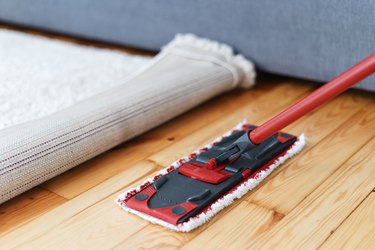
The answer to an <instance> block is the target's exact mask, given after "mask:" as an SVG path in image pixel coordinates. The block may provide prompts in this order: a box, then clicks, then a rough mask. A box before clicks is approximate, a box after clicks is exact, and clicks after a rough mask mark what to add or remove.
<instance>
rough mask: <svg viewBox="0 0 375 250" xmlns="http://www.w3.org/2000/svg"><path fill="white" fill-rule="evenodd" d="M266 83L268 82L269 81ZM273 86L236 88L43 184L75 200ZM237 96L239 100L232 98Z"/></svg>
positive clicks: (304, 88)
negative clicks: (236, 89) (251, 88)
mask: <svg viewBox="0 0 375 250" xmlns="http://www.w3.org/2000/svg"><path fill="white" fill-rule="evenodd" d="M265 84H266V85H267V83H265ZM287 85H288V86H289V88H292V87H295V85H296V84H292V83H291V84H287ZM272 86H273V85H272V84H270V86H269V87H265V88H260V89H254V90H251V91H241V92H239V91H232V92H231V93H229V94H227V95H225V96H221V97H218V98H216V99H215V100H213V101H210V102H208V103H206V104H205V105H202V106H200V107H198V108H197V109H194V110H192V111H190V112H188V113H186V114H185V115H184V116H183V117H180V118H179V119H174V120H172V121H171V122H168V123H167V124H165V125H162V126H160V127H158V128H156V129H154V130H152V131H150V132H148V133H146V134H145V135H142V136H140V137H137V138H135V139H133V140H131V141H130V142H128V143H125V144H123V145H120V146H119V147H116V148H115V149H114V150H111V151H109V152H107V153H105V154H102V155H100V156H98V157H96V158H94V159H92V160H90V161H88V162H86V163H84V164H82V165H80V166H78V167H75V168H73V169H71V170H70V171H68V172H66V173H63V174H61V175H59V176H58V177H56V178H54V179H52V180H50V181H48V182H46V183H44V184H43V185H42V186H43V187H44V188H46V189H48V190H50V191H52V192H54V193H57V194H59V195H60V196H62V197H65V198H67V199H72V198H74V197H76V196H77V195H79V194H81V193H82V192H84V191H87V190H89V189H90V188H91V187H93V186H95V185H97V184H99V183H101V182H102V181H104V180H106V179H108V178H109V177H111V176H114V175H116V174H117V173H119V172H121V171H122V170H124V169H126V168H128V167H129V166H132V165H134V164H135V163H136V162H138V161H140V160H143V159H145V158H146V157H147V156H149V155H151V154H153V153H155V152H157V151H159V150H161V149H162V148H164V147H166V146H168V145H171V144H173V143H174V142H175V141H178V140H179V139H181V138H183V137H184V136H186V135H188V134H189V133H191V132H193V131H195V130H197V129H199V128H200V127H202V126H204V125H206V124H207V123H211V122H212V121H214V120H216V119H218V118H220V117H222V116H225V115H226V114H227V113H228V112H230V111H231V110H233V109H235V106H236V105H240V106H241V105H242V104H244V103H246V102H248V99H250V100H253V99H257V98H258V97H259V96H262V95H263V94H264V93H265V92H266V91H267V89H268V88H270V87H272ZM297 86H298V84H297ZM280 88H285V86H283V87H278V86H275V90H274V91H277V90H278V89H280ZM297 89H298V87H297ZM300 89H301V90H306V89H308V87H304V86H301V87H300ZM297 91H298V90H297ZM234 98H235V99H236V102H233V101H232V100H233V99H234ZM218 107H220V108H218Z"/></svg>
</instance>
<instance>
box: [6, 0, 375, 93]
mask: <svg viewBox="0 0 375 250" xmlns="http://www.w3.org/2000/svg"><path fill="white" fill-rule="evenodd" d="M0 20H4V21H9V22H14V23H19V24H25V25H31V26H35V27H41V28H45V29H50V30H54V31H59V32H65V33H69V34H73V35H78V36H81V37H87V38H92V39H99V40H104V41H110V42H115V43H121V44H126V45H130V46H134V47H141V48H146V49H152V50H158V49H159V48H160V47H161V46H162V45H163V44H165V43H166V42H167V41H169V40H170V39H171V38H172V37H173V36H174V34H175V33H177V32H191V33H195V34H197V35H201V36H204V37H208V38H212V39H215V40H218V41H222V42H225V43H227V44H229V45H231V46H233V47H234V48H235V49H236V50H237V51H238V52H240V53H242V54H244V55H245V56H246V57H248V58H250V59H252V60H253V61H254V62H255V63H256V65H257V67H258V68H259V69H262V70H266V71H270V72H274V73H280V74H285V75H291V76H297V77H302V78H308V79H313V80H318V81H327V80H329V79H331V78H332V77H333V76H335V75H337V74H338V73H340V72H342V71H343V70H345V69H346V68H348V67H349V66H351V65H352V64H354V63H356V62H357V61H359V60H360V59H362V58H363V57H365V56H367V55H368V54H370V53H372V52H374V51H375V36H374V34H375V1H372V0H358V1H354V0H330V1H327V0H314V1H311V0H287V1H278V0H262V1H247V0H240V1H228V0H227V1H224V0H221V1H219V0H191V1H181V0H180V1H177V0H158V1H156V0H155V1H139V0H108V1H97V0H79V1H77V0H54V1H52V0H51V1H43V0H33V1H32V4H31V3H30V2H29V1H26V0H0ZM360 87H362V88H366V89H369V90H375V77H372V78H370V79H368V80H366V81H364V82H362V83H361V84H360Z"/></svg>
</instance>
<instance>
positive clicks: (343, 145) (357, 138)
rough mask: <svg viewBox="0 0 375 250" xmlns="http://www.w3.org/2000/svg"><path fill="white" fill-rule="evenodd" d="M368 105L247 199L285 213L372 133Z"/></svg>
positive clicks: (374, 117)
mask: <svg viewBox="0 0 375 250" xmlns="http://www.w3.org/2000/svg"><path fill="white" fill-rule="evenodd" d="M368 107H369V108H368V109H367V108H366V109H363V110H361V111H360V112H358V114H356V115H355V116H353V117H351V118H350V119H349V120H347V121H346V122H345V123H344V124H343V125H342V126H341V127H339V128H337V129H336V130H335V131H333V132H332V133H331V134H330V135H329V136H328V137H326V138H325V139H324V140H322V141H321V142H320V143H319V144H318V145H317V146H316V147H313V148H311V150H305V151H304V152H303V153H301V155H299V156H297V157H296V158H295V159H293V160H291V161H290V163H289V164H288V165H287V166H286V167H283V168H281V169H279V170H278V171H276V173H275V174H276V175H273V176H274V178H272V179H269V180H267V181H266V182H263V185H262V186H261V187H260V188H259V189H257V190H256V191H255V192H253V193H252V194H251V195H250V196H249V197H248V198H247V199H248V200H250V201H253V202H254V203H256V204H259V205H261V206H264V207H267V208H269V209H272V210H275V211H278V212H280V213H282V214H288V213H289V212H290V211H291V210H292V209H293V208H294V207H295V206H297V204H298V203H300V202H301V201H302V200H303V199H304V198H305V197H306V196H307V195H309V194H310V193H311V192H312V191H314V190H315V189H316V188H317V187H318V186H319V185H320V183H322V182H323V181H324V180H325V179H326V178H328V177H329V176H330V175H331V174H332V173H333V172H334V171H336V170H337V169H338V168H339V166H340V165H341V164H343V163H344V162H345V161H346V160H347V159H348V158H349V157H350V156H351V155H353V154H354V153H355V152H356V151H358V149H359V148H361V147H362V146H363V145H364V144H365V143H366V142H367V141H368V139H369V137H371V136H373V135H374V133H375V130H374V127H375V113H374V112H373V109H372V108H375V105H370V106H368ZM370 107H371V108H370ZM311 136H314V135H311ZM286 201H287V202H286Z"/></svg>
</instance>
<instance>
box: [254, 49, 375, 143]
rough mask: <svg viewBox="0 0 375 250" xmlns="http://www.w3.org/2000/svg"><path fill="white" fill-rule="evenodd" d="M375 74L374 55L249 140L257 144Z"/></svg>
mask: <svg viewBox="0 0 375 250" xmlns="http://www.w3.org/2000/svg"><path fill="white" fill-rule="evenodd" d="M374 72H375V53H373V54H371V55H370V56H369V57H367V58H365V59H364V60H362V61H361V62H359V63H358V64H356V65H354V66H353V67H351V68H350V69H348V70H347V71H345V72H343V73H341V74H340V75H338V76H337V77H336V78H334V79H333V80H331V81H330V82H328V83H326V84H325V85H323V86H322V87H320V88H318V89H317V90H315V91H314V92H312V93H311V94H310V95H308V96H306V97H305V98H303V99H302V100H300V101H299V102H297V103H296V104H294V105H292V106H291V107H289V108H288V109H286V110H284V111H283V112H281V113H279V114H278V115H276V116H274V117H273V118H272V119H270V120H268V121H267V122H265V123H263V124H262V125H261V126H259V127H257V128H256V129H254V130H253V131H251V132H250V134H249V138H250V140H251V141H252V142H253V143H254V144H259V143H261V142H262V141H264V140H265V139H267V138H268V137H270V136H271V135H273V134H274V133H276V132H277V131H279V130H281V129H283V128H285V127H286V126H287V125H289V124H290V123H292V122H294V121H295V120H297V119H298V118H300V117H301V116H303V115H305V114H306V113H308V112H310V111H312V110H313V109H315V108H316V107H318V106H319V105H321V104H323V103H325V102H326V101H328V100H330V99H333V98H334V97H336V96H337V95H339V94H341V93H342V92H344V91H345V90H347V89H348V88H350V87H351V86H353V85H355V84H356V83H358V82H359V81H361V80H363V79H364V78H366V77H367V76H369V75H371V74H372V73H374Z"/></svg>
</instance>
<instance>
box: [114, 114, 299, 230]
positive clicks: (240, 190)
mask: <svg viewBox="0 0 375 250" xmlns="http://www.w3.org/2000/svg"><path fill="white" fill-rule="evenodd" d="M248 126H249V124H248V123H247V122H246V121H243V122H241V123H239V124H238V125H237V126H235V127H234V128H233V129H232V130H230V131H229V132H227V133H225V134H224V135H223V136H221V137H218V138H216V139H215V140H214V141H213V142H211V143H209V144H207V145H205V146H204V147H202V148H200V149H198V150H196V151H194V152H193V153H191V154H190V155H188V156H185V157H182V158H181V159H179V160H177V161H175V162H173V163H172V164H171V165H170V166H169V167H166V168H164V169H162V170H160V171H159V172H158V173H157V174H156V175H155V176H154V177H151V178H148V179H146V180H145V181H144V182H143V183H142V184H141V185H139V186H137V187H135V188H132V189H130V190H128V191H126V192H124V193H122V194H120V195H119V196H118V198H117V199H116V200H115V202H116V203H117V204H118V205H119V206H120V207H121V208H122V209H124V210H125V211H127V212H129V213H132V214H136V215H138V216H139V217H141V218H143V219H145V220H147V221H150V222H152V223H154V224H159V225H161V226H164V227H166V228H168V229H171V230H173V231H177V232H189V231H191V230H193V229H195V228H197V227H199V226H201V225H202V224H204V223H206V222H207V221H209V220H210V219H211V218H212V217H214V216H215V215H216V214H217V213H219V212H220V211H221V210H223V209H224V208H225V207H227V206H229V205H230V204H232V203H233V202H234V201H235V200H236V199H239V198H241V197H242V196H243V195H245V194H246V193H247V192H249V191H250V190H252V189H253V188H255V187H256V186H257V185H258V184H259V183H260V182H261V181H263V180H264V179H265V178H266V177H267V176H268V175H270V174H271V172H272V171H273V170H275V169H276V168H277V167H278V166H280V165H281V164H283V163H284V162H285V161H287V160H288V159H289V158H292V157H293V156H294V155H296V154H298V153H299V152H300V151H301V150H302V148H303V147H304V146H305V144H306V139H305V136H304V134H301V135H300V136H299V137H298V140H297V141H296V142H295V143H294V144H293V145H292V146H291V147H290V148H289V149H288V150H287V151H286V152H285V153H284V154H282V155H281V156H279V157H278V158H277V159H275V160H274V161H273V162H272V164H269V165H268V166H267V167H266V168H264V169H262V170H261V171H259V172H258V173H256V174H255V176H250V177H249V178H248V179H246V180H244V181H243V182H242V183H241V184H240V185H238V186H236V187H235V188H233V189H232V190H230V191H229V192H228V193H227V194H225V195H224V196H222V197H221V198H220V199H218V200H217V201H215V202H214V203H212V204H211V205H210V206H208V207H207V208H206V209H205V210H204V211H202V212H201V213H199V214H198V215H196V216H195V217H192V218H190V219H189V220H188V221H186V222H184V223H181V224H178V225H173V224H170V223H168V222H165V221H163V220H160V219H158V218H155V217H153V216H150V215H147V214H145V213H142V212H139V211H137V210H134V209H131V208H129V207H127V206H126V204H125V201H127V200H128V199H129V198H130V197H132V196H134V195H136V194H137V193H138V192H140V191H141V190H143V189H145V188H146V187H148V186H150V185H152V183H154V181H155V180H157V179H158V178H160V177H161V176H163V175H166V174H168V173H170V172H172V171H174V170H176V169H178V168H179V167H180V166H181V165H182V164H183V163H185V162H187V161H189V160H191V159H192V158H194V157H195V156H196V155H197V154H200V153H202V152H205V151H206V150H208V149H210V148H212V147H213V146H214V145H215V144H216V143H218V142H220V141H221V140H222V139H223V138H225V137H227V136H230V135H231V134H233V133H235V132H236V131H239V130H246V128H247V127H248Z"/></svg>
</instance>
